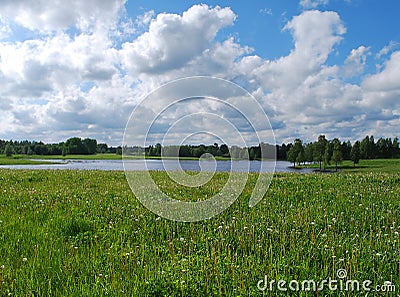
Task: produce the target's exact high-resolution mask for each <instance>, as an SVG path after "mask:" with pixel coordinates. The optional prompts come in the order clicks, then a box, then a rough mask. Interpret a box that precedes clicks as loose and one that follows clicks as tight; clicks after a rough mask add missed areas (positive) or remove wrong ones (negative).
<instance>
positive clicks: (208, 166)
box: [0, 159, 312, 173]
mask: <svg viewBox="0 0 400 297" xmlns="http://www.w3.org/2000/svg"><path fill="white" fill-rule="evenodd" d="M40 161H43V160H40ZM45 161H49V162H54V163H61V164H44V165H43V164H42V165H1V166H0V168H10V169H71V170H124V164H123V162H122V161H121V160H68V159H67V160H62V159H59V160H58V159H53V160H45ZM179 165H180V166H181V167H182V169H183V170H190V171H199V170H200V169H201V167H202V168H203V170H205V171H214V169H215V170H216V171H220V172H229V171H231V169H232V171H237V172H247V171H249V172H260V171H261V172H271V171H272V170H273V165H274V162H272V161H246V160H237V161H215V163H214V162H213V161H208V160H202V161H201V162H199V161H198V160H181V161H179V162H178V161H177V160H153V159H147V160H146V162H145V161H144V160H128V161H125V167H126V168H127V169H129V170H165V168H167V169H168V170H177V169H179ZM291 165H292V164H291V163H290V162H286V161H276V166H275V172H300V173H310V172H312V169H301V170H299V169H292V168H290V166H291ZM200 166H201V167H200Z"/></svg>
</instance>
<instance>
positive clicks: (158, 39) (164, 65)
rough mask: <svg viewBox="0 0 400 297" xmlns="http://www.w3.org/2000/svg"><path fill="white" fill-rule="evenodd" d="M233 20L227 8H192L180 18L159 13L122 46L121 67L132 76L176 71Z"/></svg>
mask: <svg viewBox="0 0 400 297" xmlns="http://www.w3.org/2000/svg"><path fill="white" fill-rule="evenodd" d="M235 18H236V16H235V14H234V13H233V11H232V10H231V9H229V8H220V7H218V6H217V7H215V8H211V9H210V8H209V7H208V6H207V5H194V6H192V7H191V8H189V9H188V10H187V11H186V12H184V13H183V14H182V15H177V14H167V13H161V14H159V15H157V17H156V19H154V20H153V21H152V22H151V24H150V27H149V31H148V32H146V33H144V34H142V35H141V36H139V37H138V38H137V39H136V40H134V41H133V42H127V43H125V44H123V46H122V51H121V53H120V54H121V57H122V59H123V64H124V65H125V67H126V68H127V70H128V71H130V72H131V73H133V74H138V73H159V72H164V71H167V70H170V69H177V68H180V67H182V66H184V65H185V64H186V63H187V62H188V61H190V60H191V59H193V58H195V57H196V56H198V55H200V54H201V53H202V52H203V51H204V50H205V49H207V47H208V46H209V44H210V42H211V41H212V40H213V39H214V38H215V36H216V34H217V32H218V31H219V30H220V29H222V28H224V27H226V26H228V25H231V24H232V23H233V21H234V20H235ZM189 36H190V38H189Z"/></svg>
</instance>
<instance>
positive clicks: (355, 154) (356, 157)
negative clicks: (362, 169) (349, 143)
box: [350, 140, 360, 167]
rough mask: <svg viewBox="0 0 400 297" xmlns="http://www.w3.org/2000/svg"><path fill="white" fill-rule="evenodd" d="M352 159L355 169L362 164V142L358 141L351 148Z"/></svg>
mask: <svg viewBox="0 0 400 297" xmlns="http://www.w3.org/2000/svg"><path fill="white" fill-rule="evenodd" d="M350 158H351V160H352V161H353V164H354V167H356V164H358V162H360V142H359V141H358V140H357V141H356V142H355V143H354V145H353V147H352V148H351V153H350Z"/></svg>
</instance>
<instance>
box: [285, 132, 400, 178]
mask: <svg viewBox="0 0 400 297" xmlns="http://www.w3.org/2000/svg"><path fill="white" fill-rule="evenodd" d="M280 149H281V155H285V157H284V159H286V160H288V161H290V162H292V163H293V165H294V166H296V164H301V163H305V162H317V163H319V168H320V170H321V169H322V166H323V167H324V169H326V166H327V165H330V164H331V163H333V164H335V167H336V169H337V166H338V164H339V163H341V162H342V161H343V160H351V161H353V163H354V166H355V165H356V164H358V163H359V161H360V160H361V159H387V158H399V157H400V149H399V140H398V138H397V137H396V138H394V139H393V140H392V139H391V138H383V137H381V138H379V139H378V141H376V142H375V139H374V136H368V135H367V136H366V137H365V138H364V139H363V140H361V141H358V140H357V141H355V142H354V143H353V144H352V143H351V142H350V141H346V142H341V141H340V140H339V139H338V138H334V139H333V140H328V139H326V137H325V135H320V136H319V137H318V139H317V140H316V141H315V142H310V143H306V144H305V143H303V142H302V140H301V139H295V141H294V142H293V143H290V144H288V145H282V146H281V148H280Z"/></svg>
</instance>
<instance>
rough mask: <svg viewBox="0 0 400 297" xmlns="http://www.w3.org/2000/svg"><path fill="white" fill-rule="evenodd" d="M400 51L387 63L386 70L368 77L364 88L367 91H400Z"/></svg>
mask: <svg viewBox="0 0 400 297" xmlns="http://www.w3.org/2000/svg"><path fill="white" fill-rule="evenodd" d="M399 77H400V51H397V52H394V53H393V54H392V55H391V57H390V59H389V60H388V61H387V62H386V64H385V66H384V69H383V70H382V71H381V72H379V73H377V74H375V75H371V76H369V77H367V78H366V79H365V80H364V81H363V83H362V86H363V88H364V89H365V90H367V91H379V92H385V91H386V92H388V91H400V80H399Z"/></svg>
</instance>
